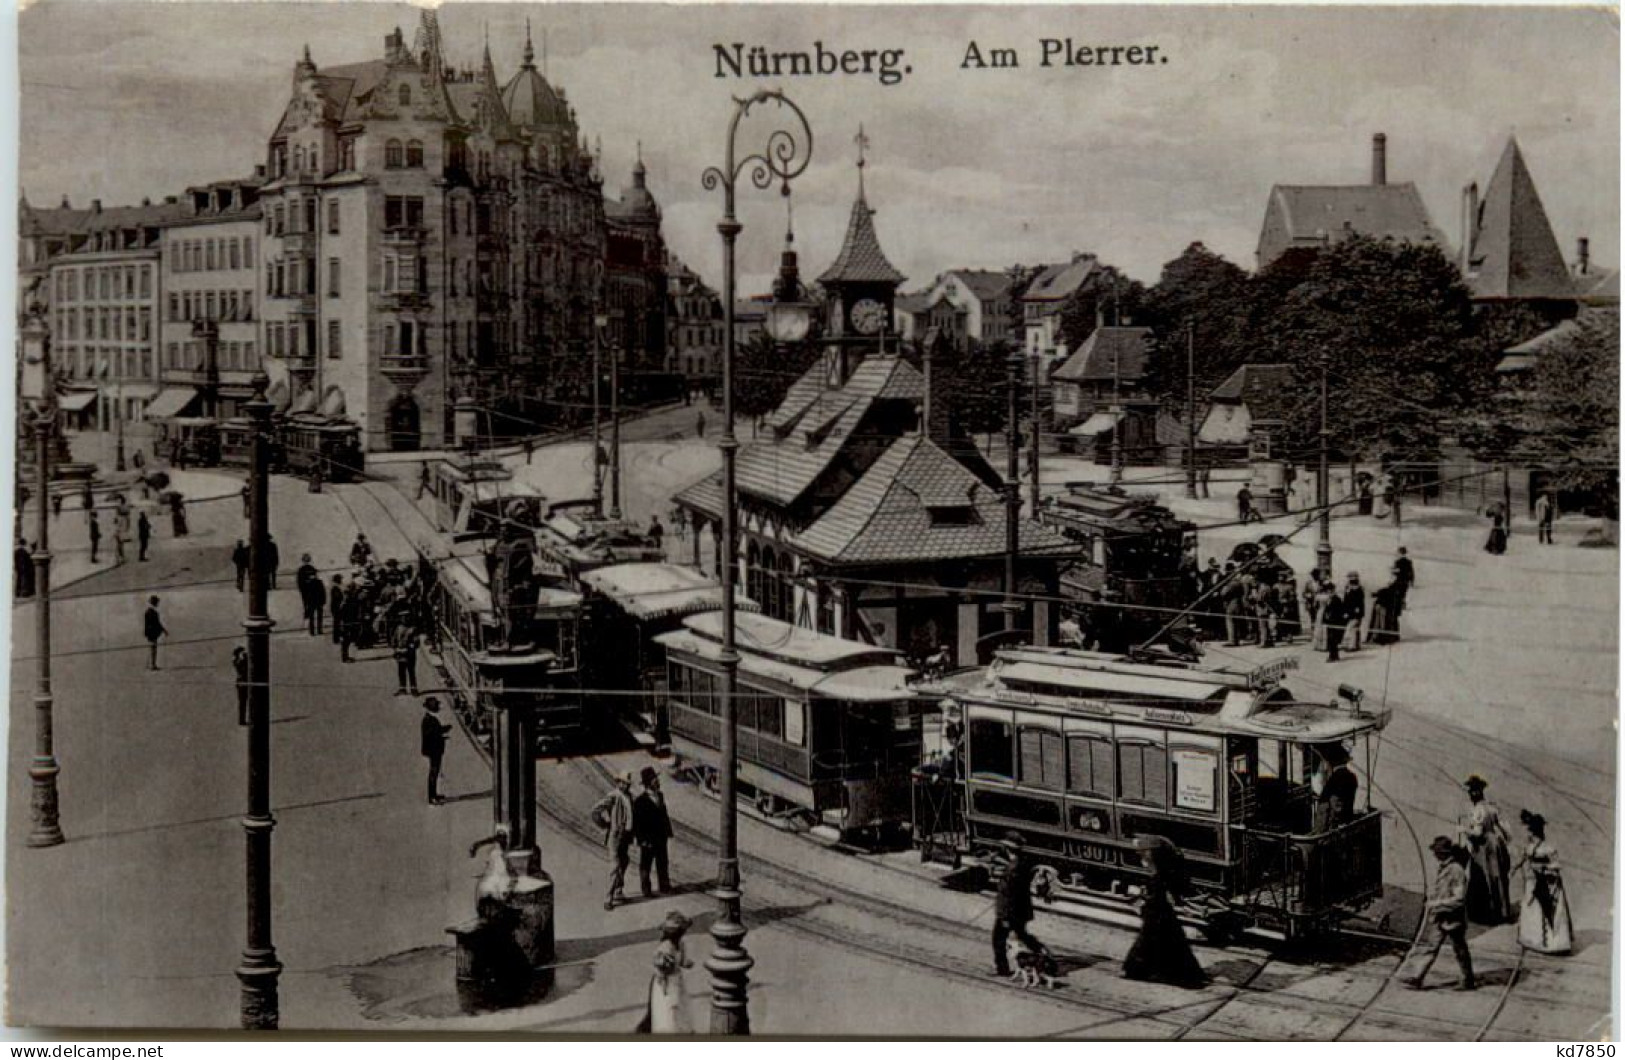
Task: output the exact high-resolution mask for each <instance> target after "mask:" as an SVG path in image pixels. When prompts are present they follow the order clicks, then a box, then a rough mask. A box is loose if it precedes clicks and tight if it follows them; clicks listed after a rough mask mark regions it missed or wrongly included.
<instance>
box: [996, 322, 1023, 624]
mask: <svg viewBox="0 0 1625 1060" xmlns="http://www.w3.org/2000/svg"><path fill="white" fill-rule="evenodd" d="M1005 367H1006V368H1007V369H1008V375H1009V391H1010V407H1009V409H1008V411H1007V422H1006V423H1005V429H1004V449H1005V468H1004V602H1003V603H1002V604H1000V607H1001V608H1003V610H1004V628H1005V629H1006V630H1010V631H1012V632H1013V631H1014V630H1015V628H1016V618H1017V616H1018V615H1019V614H1020V613H1021V604H1020V603H1018V602H1017V601H1016V558H1017V556H1018V555H1019V554H1020V551H1021V464H1020V461H1019V460H1018V458H1017V450H1018V449H1019V447H1020V444H1021V437H1020V431H1019V429H1018V428H1019V426H1020V425H1019V423H1018V419H1019V417H1020V414H1021V402H1020V396H1021V374H1022V370H1023V369H1024V368H1025V367H1026V365H1025V364H1024V358H1023V357H1022V356H1021V354H1019V353H1013V354H1011V355H1010V359H1009V361H1008V362H1007V363H1006V366H1005Z"/></svg>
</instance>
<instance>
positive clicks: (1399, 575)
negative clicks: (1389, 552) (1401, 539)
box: [1392, 546, 1416, 634]
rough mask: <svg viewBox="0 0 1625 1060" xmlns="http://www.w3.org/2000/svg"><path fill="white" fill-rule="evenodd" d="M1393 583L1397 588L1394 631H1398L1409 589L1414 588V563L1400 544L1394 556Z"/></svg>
mask: <svg viewBox="0 0 1625 1060" xmlns="http://www.w3.org/2000/svg"><path fill="white" fill-rule="evenodd" d="M1392 573H1393V580H1394V585H1395V586H1396V587H1397V588H1398V590H1399V599H1398V608H1397V609H1396V610H1395V612H1394V632H1395V633H1396V634H1397V633H1398V632H1399V616H1400V615H1402V614H1404V613H1405V608H1406V606H1407V604H1408V602H1409V599H1410V595H1411V590H1412V589H1414V588H1416V565H1415V564H1413V563H1412V562H1411V557H1410V555H1409V554H1407V553H1406V551H1405V549H1404V547H1403V546H1402V547H1401V548H1400V550H1399V552H1398V553H1397V555H1396V556H1395V558H1394V567H1393V572H1392Z"/></svg>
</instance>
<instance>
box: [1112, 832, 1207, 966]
mask: <svg viewBox="0 0 1625 1060" xmlns="http://www.w3.org/2000/svg"><path fill="white" fill-rule="evenodd" d="M1134 845H1135V846H1136V847H1138V848H1139V850H1140V857H1141V859H1142V861H1143V862H1144V864H1145V867H1146V868H1147V869H1150V870H1151V878H1150V880H1148V881H1147V882H1146V885H1145V894H1144V895H1143V897H1142V899H1141V903H1140V933H1139V935H1138V936H1136V937H1135V939H1134V945H1133V947H1132V948H1130V949H1129V951H1128V956H1127V957H1124V958H1123V978H1124V979H1138V980H1141V981H1143V982H1153V983H1168V984H1170V985H1172V986H1182V987H1186V988H1195V987H1199V986H1201V985H1202V984H1203V983H1205V982H1207V973H1205V972H1203V971H1202V966H1201V965H1200V964H1198V963H1197V962H1196V954H1194V953H1192V952H1191V944H1190V941H1189V940H1188V939H1186V938H1185V928H1184V926H1183V925H1182V924H1180V922H1179V914H1178V913H1176V912H1174V904H1173V899H1174V898H1177V897H1179V896H1180V895H1181V894H1183V893H1184V890H1185V870H1184V867H1183V866H1182V865H1181V864H1180V859H1179V850H1178V848H1176V847H1175V846H1174V845H1173V844H1172V843H1170V842H1169V841H1168V840H1166V839H1164V838H1163V837H1161V836H1140V837H1139V838H1138V839H1136V840H1135V841H1134Z"/></svg>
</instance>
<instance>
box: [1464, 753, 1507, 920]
mask: <svg viewBox="0 0 1625 1060" xmlns="http://www.w3.org/2000/svg"><path fill="white" fill-rule="evenodd" d="M1463 787H1465V788H1466V789H1467V798H1468V799H1469V800H1470V805H1469V807H1468V810H1467V816H1466V817H1465V818H1464V819H1463V820H1462V823H1461V835H1460V842H1461V845H1462V846H1463V847H1465V848H1466V849H1467V851H1468V853H1470V854H1471V855H1472V864H1471V865H1470V866H1469V868H1468V872H1469V875H1468V878H1467V916H1468V918H1469V919H1470V920H1472V921H1473V922H1474V923H1477V924H1505V923H1506V922H1507V921H1509V920H1511V919H1512V918H1513V916H1514V915H1516V910H1514V909H1513V907H1512V885H1511V881H1510V876H1511V873H1512V852H1511V851H1510V850H1509V849H1508V844H1507V832H1506V828H1505V827H1504V826H1503V825H1502V824H1501V811H1500V810H1499V809H1497V808H1496V805H1495V804H1494V803H1493V802H1490V801H1489V800H1487V799H1485V798H1484V789H1485V788H1487V787H1489V781H1487V780H1485V779H1484V778H1483V777H1481V776H1478V775H1476V774H1475V775H1473V776H1470V777H1468V778H1467V780H1466V783H1465V784H1464V785H1463Z"/></svg>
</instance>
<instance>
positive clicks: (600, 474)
mask: <svg viewBox="0 0 1625 1060" xmlns="http://www.w3.org/2000/svg"><path fill="white" fill-rule="evenodd" d="M608 323H609V318H608V317H607V316H605V315H604V314H602V313H599V314H598V315H596V316H595V317H593V320H592V513H593V515H595V516H598V517H599V518H602V517H603V514H604V462H603V460H602V459H601V457H602V456H603V450H602V449H601V448H599V446H600V444H601V442H600V440H599V433H600V432H599V420H600V418H601V417H600V415H599V402H598V391H599V385H598V384H599V382H600V380H601V378H602V376H601V374H600V369H599V367H598V351H599V349H600V347H602V346H603V343H604V327H605V326H606V325H607V324H608Z"/></svg>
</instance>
